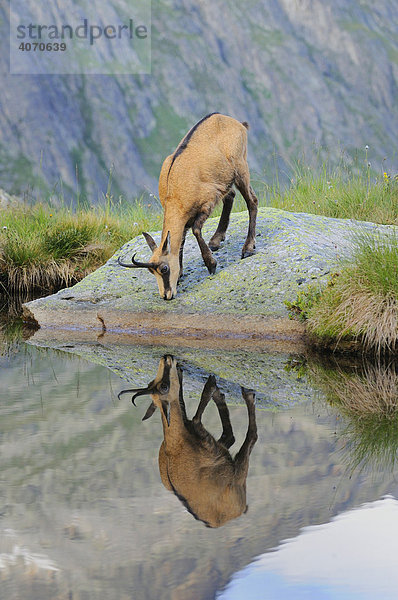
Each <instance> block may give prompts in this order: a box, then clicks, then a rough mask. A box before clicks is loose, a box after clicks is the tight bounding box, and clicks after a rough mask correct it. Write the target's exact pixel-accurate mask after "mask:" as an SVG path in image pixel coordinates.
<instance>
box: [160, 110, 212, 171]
mask: <svg viewBox="0 0 398 600" xmlns="http://www.w3.org/2000/svg"><path fill="white" fill-rule="evenodd" d="M219 114H220V113H218V112H212V113H210V114H209V115H206V116H205V117H203V119H200V121H198V122H197V123H196V125H194V126H193V127H192V128H191V129H190V130H189V131H188V133H187V135H186V136H185V137H184V139H183V140H182V141H181V143H180V144H179V145H178V146H177V149H176V151H175V152H174V154H173V158H172V161H171V165H170V168H169V172H168V173H167V179H168V178H169V175H170V171H171V167H172V166H173V165H174V161H175V159H176V158H178V157H179V156H180V154H182V153H183V152H184V150H185V148H186V147H187V146H188V143H189V140H190V139H191V137H192V136H193V134H194V133H195V131H196V130H197V128H198V127H199V125H201V124H202V123H203V121H206V119H209V118H210V117H212V116H213V115H219Z"/></svg>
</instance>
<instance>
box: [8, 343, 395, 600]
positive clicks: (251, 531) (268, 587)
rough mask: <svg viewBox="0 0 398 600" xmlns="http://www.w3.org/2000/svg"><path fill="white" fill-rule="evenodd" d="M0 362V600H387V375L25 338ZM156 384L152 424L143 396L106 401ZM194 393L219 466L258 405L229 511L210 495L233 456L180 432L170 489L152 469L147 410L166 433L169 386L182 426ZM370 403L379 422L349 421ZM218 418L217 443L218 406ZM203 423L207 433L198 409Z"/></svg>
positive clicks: (253, 357)
mask: <svg viewBox="0 0 398 600" xmlns="http://www.w3.org/2000/svg"><path fill="white" fill-rule="evenodd" d="M35 339H36V341H35ZM33 344H36V345H33ZM44 345H47V346H51V345H53V346H57V347H63V350H62V351H58V350H55V349H51V348H44V347H40V346H44ZM1 351H2V356H1V357H0V370H1V389H0V582H1V583H0V585H1V587H0V598H1V599H3V598H4V599H7V600H8V599H12V600H13V599H20V598H21V599H25V598H29V599H37V600H39V599H40V600H47V599H48V600H50V599H51V600H54V599H62V600H63V599H65V600H70V599H73V600H77V599H78V600H83V599H84V600H88V599H89V600H91V599H103V598H107V599H109V600H124V599H134V600H140V599H152V598H153V599H156V600H158V599H163V598H164V599H172V600H180V599H181V600H185V599H189V600H191V599H203V600H209V599H212V598H216V597H217V598H219V599H222V600H236V599H240V598H245V599H246V598H247V599H248V600H251V599H254V598H255V599H257V598H259V599H260V598H266V599H267V600H268V599H274V598H275V599H284V598H286V599H289V600H290V598H294V599H297V598H299V599H301V598H305V599H307V598H311V599H312V598H314V599H317V600H318V599H320V598H328V599H336V600H337V599H338V600H341V599H343V598H344V599H346V598H347V599H353V600H354V599H355V600H356V599H359V598H361V599H364V600H367V599H368V598H369V599H370V598H375V597H377V598H383V599H389V598H393V597H394V598H395V597H397V594H398V581H397V577H396V574H395V561H394V557H395V556H396V553H397V552H396V551H397V550H398V548H397V543H396V540H397V539H398V536H397V535H396V533H398V532H396V531H395V530H396V523H397V522H398V520H397V516H398V508H397V502H396V500H395V498H398V485H397V482H396V479H395V463H394V460H395V454H396V449H397V445H398V443H397V445H395V439H396V437H397V436H396V435H394V434H395V429H396V427H395V422H394V415H393V409H392V408H391V404H392V403H393V399H394V393H395V392H394V390H395V391H396V387H395V388H394V386H396V377H395V372H394V371H391V369H390V370H387V367H378V368H376V369H373V367H372V368H369V369H367V370H366V371H364V370H363V369H362V370H361V369H359V367H355V368H352V366H350V365H348V366H347V365H343V366H342V365H339V367H338V368H337V369H336V367H335V365H331V364H323V363H320V362H319V361H318V362H317V361H311V360H305V361H302V359H301V358H300V357H296V356H292V355H288V354H283V353H280V352H279V353H264V352H260V351H259V350H256V351H240V350H234V351H225V350H222V351H221V350H209V349H197V350H190V349H187V348H186V349H184V348H175V347H172V348H169V347H163V348H152V347H150V346H146V347H144V346H143V347H138V346H130V345H129V344H128V343H127V342H126V340H122V341H120V340H119V341H116V342H115V341H114V340H111V339H108V338H106V337H105V339H99V340H98V341H97V342H94V343H92V342H91V341H85V340H80V342H76V341H74V342H73V343H71V342H70V341H68V340H63V341H62V340H61V341H60V340H59V339H58V340H56V341H54V342H53V343H51V342H48V340H47V341H46V342H45V344H44V341H43V340H41V339H40V336H39V337H38V338H33V342H32V340H31V343H16V342H15V343H12V344H11V345H10V344H8V345H7V344H5V343H4V341H3V343H2V346H1ZM165 355H167V358H165V359H164V358H162V357H164V356H165ZM172 357H174V358H172ZM166 363H167V364H168V370H167V369H165V364H166ZM177 363H178V365H179V368H181V372H182V384H181V382H180V379H179V377H178V372H177ZM372 369H373V370H372ZM211 376H214V377H211ZM153 380H155V382H154V383H153V384H152V387H151V389H150V390H149V391H152V393H154V391H156V393H157V400H156V403H157V408H156V409H155V410H152V409H149V407H150V405H151V397H150V396H148V395H147V396H144V395H142V396H138V397H137V398H136V404H137V407H134V406H133V405H132V403H131V397H132V395H133V392H131V393H126V394H122V395H121V396H120V398H118V393H119V392H121V391H123V390H126V389H129V388H133V387H134V388H141V389H143V388H145V387H147V386H148V384H150V382H152V381H153ZM383 382H384V383H383ZM206 384H207V392H209V390H210V392H211V393H213V394H215V395H216V396H217V393H219V394H224V395H225V399H226V401H227V403H228V409H229V418H230V422H231V426H232V430H233V435H234V437H235V443H234V444H233V445H232V446H231V448H230V452H231V454H232V456H234V454H235V453H236V452H238V450H239V449H240V448H241V447H242V445H244V443H245V439H246V438H247V435H248V422H249V414H250V409H249V405H250V398H249V399H248V394H249V396H250V394H251V392H249V391H248V390H249V389H252V390H254V391H255V393H256V408H255V425H256V430H257V435H258V439H257V441H256V440H255V435H254V433H253V422H252V431H251V434H250V435H249V438H250V439H249V442H248V443H247V445H249V446H250V449H249V450H250V452H249V451H248V452H247V453H246V454H249V453H250V456H249V457H248V474H247V478H246V480H245V476H243V479H241V480H240V482H239V486H238V487H239V490H238V492H237V496H238V499H236V498H234V499H233V501H230V499H229V504H228V502H226V500H225V496H222V494H221V492H220V489H219V488H220V486H219V482H220V481H224V480H225V481H227V479H228V477H230V476H231V464H232V462H231V460H230V459H228V457H225V455H223V458H222V459H220V458H219V460H218V463H217V465H216V467H217V468H216V469H215V467H214V458H212V456H211V452H209V450H208V449H207V450H206V449H203V448H202V449H201V450H200V452H199V453H198V447H199V445H200V444H199V442H198V441H196V442H195V443H194V442H192V438H190V441H189V443H188V446H189V450H188V449H187V447H188V446H187V443H186V440H185V442H184V441H183V439H182V438H183V437H184V435H183V434H181V431H180V433H179V434H178V435H181V436H182V437H181V439H180V440H179V442H178V443H179V444H180V446H179V448H180V450H179V453H177V458H175V461H177V459H179V458H181V457H188V458H186V461H187V462H186V464H187V465H189V467H187V472H188V475H187V474H185V475H184V473H183V474H182V475H181V467H179V466H178V464H180V463H178V464H177V462H174V463H169V464H168V467H167V469H168V471H167V473H168V476H169V479H168V478H167V477H165V467H164V464H165V463H164V462H163V463H162V462H161V469H163V477H162V476H161V473H160V472H159V459H158V457H159V449H160V447H161V445H162V442H163V440H164V433H163V426H162V421H161V419H162V417H161V414H163V415H164V417H163V418H164V422H165V430H166V436H167V435H169V432H168V428H169V429H170V430H173V431H174V429H173V427H174V426H175V425H176V422H177V421H176V419H178V407H179V406H180V404H179V403H178V402H177V399H178V397H179V396H180V390H181V389H182V390H183V397H184V401H185V404H186V412H187V415H188V417H189V418H192V417H193V415H194V414H195V412H196V411H197V409H198V405H199V401H200V398H201V395H202V393H203V389H204V388H205V386H206ZM156 385H157V386H158V387H157V388H156V390H155V387H154V386H156ZM161 385H163V387H162V389H160V386H161ZM383 385H384V387H383ZM241 386H244V389H243V395H242V388H241ZM210 388H211V389H210ZM381 388H383V389H381ZM217 390H218V392H217ZM160 392H162V393H160ZM207 392H205V396H204V401H203V403H204V404H205V403H206V402H205V400H206V393H207ZM369 394H370V395H371V394H373V395H374V396H373V403H374V402H375V401H374V398H375V397H376V396H375V394H378V396H377V402H378V403H379V409H380V410H382V408H380V406H381V404H382V403H383V402H384V405H385V406H384V409H385V412H386V415H385V416H383V417H382V418H381V417H380V414H379V415H378V416H377V422H376V421H375V417H374V415H373V416H372V414H370V413H371V411H370V410H367V412H366V415H365V416H363V413H362V418H361V419H358V417H357V412H356V411H358V410H359V408H358V406H355V402H354V400H357V399H358V398H361V402H362V409H363V407H364V406H365V407H366V402H368V403H369V402H370V401H369ZM245 396H246V398H245ZM217 397H219V396H217ZM152 398H154V396H152ZM219 405H220V406H219V408H220V412H221V413H222V415H223V418H224V441H225V440H226V443H227V445H228V444H229V442H231V441H232V440H231V434H230V431H229V427H228V419H227V418H226V417H225V405H224V404H223V402H222V396H221V401H220V402H219ZM387 406H388V407H389V408H388V410H387V408H386V407H387ZM148 409H149V413H152V412H153V414H152V416H150V418H147V419H146V420H145V421H142V418H143V417H144V415H145V414H146V413H147V410H148ZM363 410H364V409H363ZM388 411H390V412H388ZM379 412H380V411H379ZM168 419H169V420H170V425H167V420H168ZM372 419H373V420H372ZM383 419H384V420H383ZM202 420H203V425H204V427H205V428H206V430H208V431H210V432H211V433H212V434H213V435H214V437H215V438H219V437H220V436H221V434H222V431H223V429H222V425H221V419H220V414H219V411H218V409H217V406H216V403H215V402H213V401H212V400H210V401H209V403H208V404H207V406H206V407H205V410H204V412H203V419H202ZM252 420H253V419H252ZM191 429H192V426H191ZM374 431H376V433H377V436H376V438H375V436H374V435H373V434H372V432H374ZM203 436H205V434H204V433H203ZM184 444H185V445H184ZM199 454H200V458H198V456H199ZM246 460H247V457H244V458H243V459H242V462H243V463H244V462H245V461H246ZM162 465H163V466H162ZM220 465H221V466H220ZM225 465H227V466H225ZM198 469H199V470H200V469H201V471H200V473H201V480H200V484H199V485H198V484H197V481H198V477H197V472H198ZM217 469H218V471H217ZM242 472H244V475H245V474H246V473H245V465H243V467H242ZM215 474H216V475H215ZM212 478H213V479H212ZM228 481H229V483H230V484H231V486H233V485H235V486H236V485H237V481H236V479H235V480H233V479H230V480H228ZM168 482H169V485H168ZM187 482H188V483H187ZM195 482H196V483H195ZM214 482H215V483H214ZM188 484H189V485H188ZM213 484H214V485H213ZM184 485H185V488H184ZM195 485H196V486H197V487H196V488H195ZM187 486H188V487H187ZM212 486H213V487H212ZM245 486H246V489H245ZM170 487H171V489H174V490H175V491H176V492H178V496H179V497H177V495H176V494H175V493H173V491H170V490H169V489H167V488H170ZM188 488H189V489H188ZM204 490H206V492H205V493H203V492H204ZM182 492H183V493H182ZM218 493H220V494H221V495H220V498H222V499H221V500H220V499H219V500H217V502H215V504H217V510H216V509H215V508H214V502H213V500H214V497H215V496H217V494H218ZM184 494H185V497H184V498H182V496H183V495H184ZM199 498H200V501H199V500H198V499H199ZM220 503H221V505H220ZM246 505H247V507H248V508H247V510H246ZM231 506H232V508H231ZM220 515H222V516H220ZM238 515H240V516H238ZM217 519H218V520H217ZM209 525H210V526H209ZM216 525H220V526H216Z"/></svg>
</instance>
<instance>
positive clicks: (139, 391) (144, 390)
mask: <svg viewBox="0 0 398 600" xmlns="http://www.w3.org/2000/svg"><path fill="white" fill-rule="evenodd" d="M134 392H135V393H134ZM150 393H151V389H150V387H149V386H148V387H146V388H133V389H131V390H122V391H121V392H119V393H118V395H117V397H118V398H119V400H120V398H121V397H122V396H123V394H134V396H133V397H132V398H131V402H132V403H133V404H134V406H137V405H136V403H135V399H136V398H138V396H146V395H147V394H150Z"/></svg>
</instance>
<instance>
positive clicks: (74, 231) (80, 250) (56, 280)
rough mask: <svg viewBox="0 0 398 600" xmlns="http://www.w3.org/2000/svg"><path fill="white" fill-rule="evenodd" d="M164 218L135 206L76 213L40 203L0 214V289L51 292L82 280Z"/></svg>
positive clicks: (10, 209) (11, 209) (3, 211)
mask: <svg viewBox="0 0 398 600" xmlns="http://www.w3.org/2000/svg"><path fill="white" fill-rule="evenodd" d="M161 222H162V218H161V214H160V213H159V212H155V211H153V212H149V211H147V210H146V209H145V207H143V206H142V204H141V203H139V202H138V203H137V204H135V205H132V206H127V207H126V206H123V207H113V206H111V205H110V204H109V203H107V204H106V206H104V207H96V208H95V209H94V208H92V209H87V210H79V211H76V212H72V211H71V210H69V209H65V208H60V209H54V208H52V207H50V206H46V205H42V204H38V205H35V206H33V207H31V206H25V205H19V206H12V207H10V208H6V209H3V210H2V211H0V285H1V287H2V288H3V289H5V290H6V291H7V292H9V293H13V294H15V293H18V294H24V293H26V292H31V291H33V290H43V291H53V290H54V289H57V288H59V287H64V286H69V285H71V284H73V283H76V282H77V281H80V279H82V278H83V277H85V276H86V275H87V274H88V273H90V272H91V271H93V270H94V269H96V268H98V267H99V266H100V265H102V264H103V263H104V262H106V261H107V260H108V259H109V258H110V257H111V256H112V254H114V253H115V252H116V250H117V249H118V248H120V246H122V245H123V244H124V243H125V242H127V241H128V240H130V239H131V238H132V237H134V236H136V235H138V234H139V233H141V232H142V231H143V230H146V229H149V230H152V229H157V228H159V227H160V226H161Z"/></svg>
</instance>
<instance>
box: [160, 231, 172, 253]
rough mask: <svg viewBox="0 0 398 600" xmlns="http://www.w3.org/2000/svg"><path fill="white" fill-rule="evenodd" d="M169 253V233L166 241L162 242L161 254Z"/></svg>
mask: <svg viewBox="0 0 398 600" xmlns="http://www.w3.org/2000/svg"><path fill="white" fill-rule="evenodd" d="M169 252H170V231H168V232H167V235H166V239H165V240H164V242H163V246H162V254H169Z"/></svg>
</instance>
